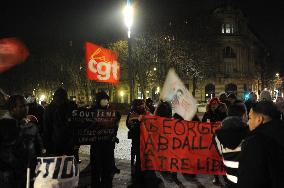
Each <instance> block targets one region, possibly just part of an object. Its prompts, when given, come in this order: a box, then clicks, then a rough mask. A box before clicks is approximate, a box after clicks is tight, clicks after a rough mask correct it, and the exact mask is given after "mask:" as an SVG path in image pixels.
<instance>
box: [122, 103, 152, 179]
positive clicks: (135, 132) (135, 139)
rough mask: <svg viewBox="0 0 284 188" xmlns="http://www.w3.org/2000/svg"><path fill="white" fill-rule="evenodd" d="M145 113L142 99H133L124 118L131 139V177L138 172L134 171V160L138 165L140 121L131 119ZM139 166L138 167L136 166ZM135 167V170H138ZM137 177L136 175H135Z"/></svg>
mask: <svg viewBox="0 0 284 188" xmlns="http://www.w3.org/2000/svg"><path fill="white" fill-rule="evenodd" d="M146 113H147V110H146V106H145V102H144V100H143V99H134V100H133V101H132V105H131V109H130V112H129V113H128V115H127V118H126V127H127V128H128V130H129V131H128V138H129V139H132V144H131V175H132V176H134V174H135V173H139V172H140V170H139V169H140V168H139V169H135V164H134V160H135V157H136V162H137V163H136V164H140V163H139V159H140V156H139V153H140V121H139V120H138V119H132V117H134V116H139V115H145V114H146ZM138 166H139V165H138ZM138 166H137V168H138ZM136 175H137V174H136Z"/></svg>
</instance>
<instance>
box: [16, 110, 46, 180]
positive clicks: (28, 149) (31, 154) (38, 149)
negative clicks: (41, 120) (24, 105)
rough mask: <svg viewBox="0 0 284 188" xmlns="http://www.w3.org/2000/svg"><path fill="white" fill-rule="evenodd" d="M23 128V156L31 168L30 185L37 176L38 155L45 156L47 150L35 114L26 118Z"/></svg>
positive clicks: (26, 164) (21, 126)
mask: <svg viewBox="0 0 284 188" xmlns="http://www.w3.org/2000/svg"><path fill="white" fill-rule="evenodd" d="M20 128H21V144H22V146H23V147H22V149H23V150H22V152H21V153H22V156H23V157H24V159H25V166H27V167H28V168H30V178H31V179H30V182H32V183H30V185H33V178H34V177H35V169H36V165H37V157H40V156H43V155H45V153H46V150H45V149H44V147H43V141H42V138H41V135H40V133H39V128H38V120H37V118H36V117H35V116H33V115H28V116H27V118H25V123H22V124H21V125H20Z"/></svg>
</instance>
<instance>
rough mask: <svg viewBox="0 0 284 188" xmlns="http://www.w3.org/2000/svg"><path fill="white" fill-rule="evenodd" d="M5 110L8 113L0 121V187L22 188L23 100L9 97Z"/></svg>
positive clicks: (24, 103)
mask: <svg viewBox="0 0 284 188" xmlns="http://www.w3.org/2000/svg"><path fill="white" fill-rule="evenodd" d="M7 109H8V112H7V113H6V114H4V116H2V118H1V119H0V187H1V188H22V187H24V186H25V175H26V168H27V166H26V164H25V156H24V155H23V153H22V151H23V149H24V148H23V147H22V146H23V145H22V140H21V139H22V137H21V128H20V125H21V124H22V123H23V122H24V121H23V119H24V118H25V117H26V115H27V104H26V100H25V98H24V97H23V96H21V95H12V96H10V97H9V99H8V101H7Z"/></svg>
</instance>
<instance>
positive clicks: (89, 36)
mask: <svg viewBox="0 0 284 188" xmlns="http://www.w3.org/2000/svg"><path fill="white" fill-rule="evenodd" d="M124 2H125V1H123V0H81V1H78V0H68V1H67V0H59V1H39V0H30V1H29V0H27V1H20V2H18V1H12V0H10V1H4V2H3V1H1V6H0V22H1V27H0V38H3V37H9V36H10V37H19V38H20V39H22V40H23V41H24V42H25V43H26V44H27V45H28V46H29V48H35V47H36V44H37V43H44V44H46V48H48V44H49V43H52V42H54V43H56V42H57V41H58V40H62V41H65V40H66V41H70V40H72V41H77V40H78V41H87V40H88V41H92V42H97V43H107V42H109V41H112V40H116V39H125V38H126V31H125V28H124V25H123V21H122V19H123V18H122V15H121V9H122V7H123V3H124ZM221 2H222V0H175V1H174V0H171V1H170V0H138V1H135V5H136V18H135V24H136V25H135V26H134V27H135V28H134V29H136V30H138V29H139V27H142V26H143V23H144V22H147V20H151V21H157V22H159V21H160V20H167V19H168V20H171V19H176V18H181V19H183V18H190V17H191V16H192V15H194V14H195V13H196V12H199V11H202V10H213V9H214V8H215V7H217V5H219V4H220V3H221ZM234 3H235V4H236V5H237V6H238V7H240V8H241V9H242V10H243V12H244V14H245V15H246V16H247V18H248V20H249V24H250V25H251V27H252V29H253V30H254V31H255V32H256V33H257V35H258V36H259V37H260V38H261V40H262V41H263V42H264V43H265V44H266V45H267V47H268V48H269V49H271V50H272V55H273V60H274V61H275V62H277V63H278V64H282V63H283V62H284V57H283V55H282V54H284V48H283V47H282V44H284V21H283V18H284V1H279V0H278V1H276V0H270V1H260V0H238V1H236V2H234ZM283 64H284V63H283Z"/></svg>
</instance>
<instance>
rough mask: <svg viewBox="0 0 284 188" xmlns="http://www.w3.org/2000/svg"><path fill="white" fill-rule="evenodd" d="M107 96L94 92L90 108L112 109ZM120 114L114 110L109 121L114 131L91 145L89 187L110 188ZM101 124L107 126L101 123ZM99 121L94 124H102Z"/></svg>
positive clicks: (102, 92) (103, 110)
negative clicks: (114, 127)
mask: <svg viewBox="0 0 284 188" xmlns="http://www.w3.org/2000/svg"><path fill="white" fill-rule="evenodd" d="M109 100H110V98H109V96H108V95H107V94H106V93H105V92H104V91H100V92H98V93H97V94H96V101H95V105H94V106H93V107H92V109H94V110H97V111H100V112H101V114H102V113H103V114H107V113H104V112H106V111H108V110H112V109H111V107H110V104H109ZM120 118H121V115H120V113H118V112H117V111H115V121H111V122H109V123H112V124H113V123H114V124H115V125H116V127H117V128H116V131H114V133H113V134H112V135H110V136H108V137H107V138H106V139H101V140H97V141H95V142H94V144H92V145H91V152H90V153H91V156H90V157H91V178H92V179H91V187H92V188H100V187H101V188H111V187H112V179H113V171H114V168H115V159H114V149H115V142H117V141H118V139H117V137H116V134H117V130H118V125H119V121H120ZM102 125H103V126H108V125H106V124H102ZM102 125H101V124H100V122H97V125H96V126H102Z"/></svg>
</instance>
